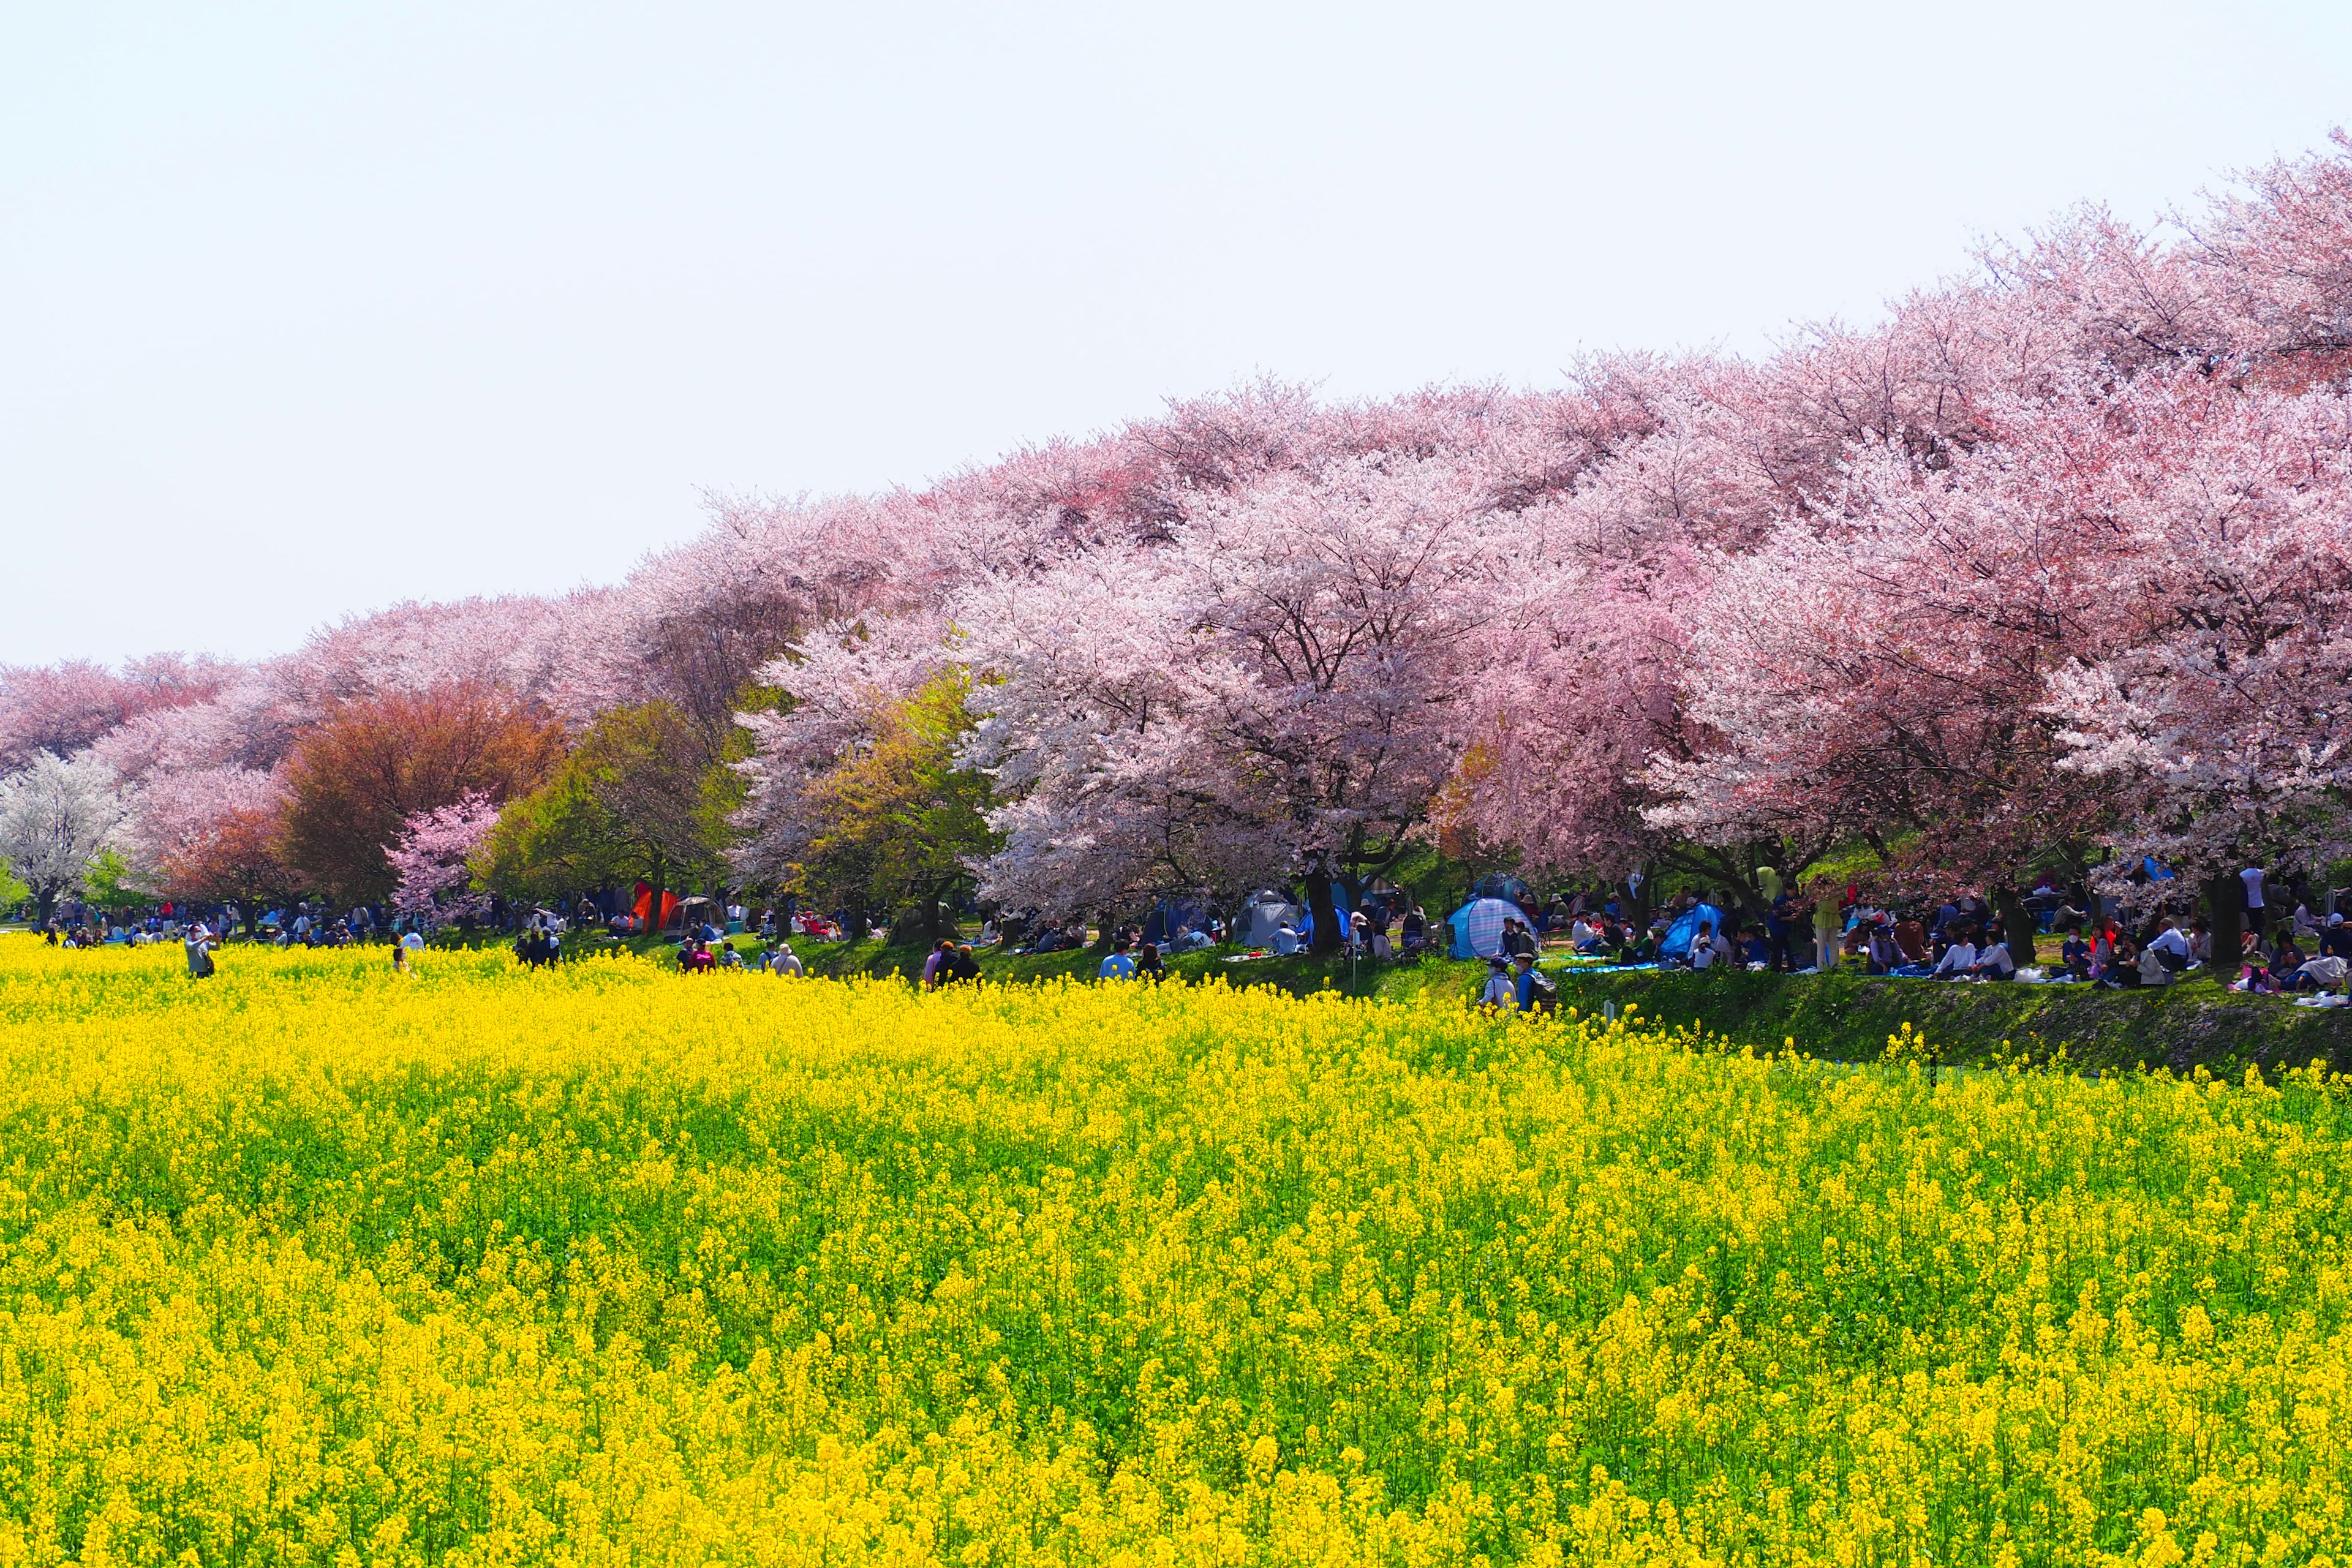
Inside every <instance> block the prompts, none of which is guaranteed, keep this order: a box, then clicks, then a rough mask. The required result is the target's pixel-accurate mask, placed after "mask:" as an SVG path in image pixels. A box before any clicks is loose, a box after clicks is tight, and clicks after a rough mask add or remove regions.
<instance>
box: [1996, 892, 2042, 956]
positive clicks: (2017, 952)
mask: <svg viewBox="0 0 2352 1568" xmlns="http://www.w3.org/2000/svg"><path fill="white" fill-rule="evenodd" d="M1992 907H1993V912H1994V913H1995V914H1998V915H1999V916H2000V931H2001V935H2002V937H2003V938H2004V939H2005V940H2007V942H2009V961H2010V962H2011V963H2014V964H2016V965H2017V966H2018V967H2019V968H2020V969H2022V968H2024V967H2025V966H2026V965H2027V964H2029V963H2037V962H2039V961H2038V960H2037V959H2035V957H2034V955H2033V936H2034V926H2033V916H2032V914H2031V913H2029V912H2028V911H2027V910H2026V908H2025V901H2024V900H2022V899H2020V898H2019V897H2018V896H2017V889H2015V888H2011V887H2000V888H1995V889H1992Z"/></svg>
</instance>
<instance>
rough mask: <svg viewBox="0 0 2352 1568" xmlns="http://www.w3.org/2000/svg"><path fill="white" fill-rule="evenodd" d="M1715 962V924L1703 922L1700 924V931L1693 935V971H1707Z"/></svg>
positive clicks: (1691, 948)
mask: <svg viewBox="0 0 2352 1568" xmlns="http://www.w3.org/2000/svg"><path fill="white" fill-rule="evenodd" d="M1715 960H1716V952H1715V922H1714V921H1699V922H1698V930H1697V931H1695V932H1693V933H1692V935H1691V944H1690V966H1691V967H1692V968H1693V969H1705V968H1706V967H1707V966H1708V965H1710V964H1712V963H1714V962H1715Z"/></svg>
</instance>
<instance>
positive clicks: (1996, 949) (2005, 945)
mask: <svg viewBox="0 0 2352 1568" xmlns="http://www.w3.org/2000/svg"><path fill="white" fill-rule="evenodd" d="M1969 973H1971V974H1973V975H1975V976H1976V977H1977V978H1978V979H1979V980H2014V979H2016V978H2017V961H2016V960H2015V959H2013V958H2011V957H2010V955H2009V940H2008V937H2007V936H2006V934H2005V933H2003V932H2001V931H2000V930H1999V929H1998V928H1996V929H1995V931H1994V932H1993V940H1992V941H1991V942H1988V943H1987V944H1986V945H1985V946H1984V948H1983V949H1982V950H1981V951H1980V952H1978V954H1977V961H1976V962H1975V963H1972V964H1970V965H1969Z"/></svg>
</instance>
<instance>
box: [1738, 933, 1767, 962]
mask: <svg viewBox="0 0 2352 1568" xmlns="http://www.w3.org/2000/svg"><path fill="white" fill-rule="evenodd" d="M1739 961H1740V962H1741V963H1745V964H1747V965H1748V967H1750V968H1755V967H1757V966H1759V965H1761V966H1762V967H1764V968H1767V969H1769V968H1770V967H1771V966H1772V944H1771V943H1770V942H1766V941H1765V940H1764V933H1763V931H1755V930H1752V931H1748V934H1747V935H1746V936H1744V937H1742V938H1740V939H1739Z"/></svg>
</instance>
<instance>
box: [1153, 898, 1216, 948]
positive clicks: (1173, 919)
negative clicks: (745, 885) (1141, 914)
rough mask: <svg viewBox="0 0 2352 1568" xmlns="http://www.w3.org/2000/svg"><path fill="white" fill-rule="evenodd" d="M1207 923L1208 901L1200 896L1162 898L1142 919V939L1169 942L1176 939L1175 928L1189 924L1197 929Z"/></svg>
mask: <svg viewBox="0 0 2352 1568" xmlns="http://www.w3.org/2000/svg"><path fill="white" fill-rule="evenodd" d="M1208 923H1209V901H1208V900H1206V899H1202V898H1173V899H1162V900H1160V901H1159V902H1158V903H1156V904H1154V905H1152V906H1151V913H1150V915H1148V916H1146V917H1145V919H1144V921H1143V940H1144V941H1146V942H1174V941H1175V940H1176V928H1177V927H1179V926H1191V927H1192V929H1193V930H1194V931H1199V930H1201V929H1202V927H1204V926H1205V925H1207V924H1208Z"/></svg>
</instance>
